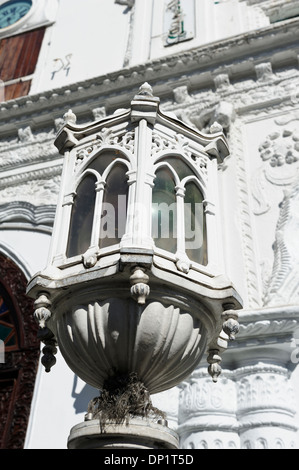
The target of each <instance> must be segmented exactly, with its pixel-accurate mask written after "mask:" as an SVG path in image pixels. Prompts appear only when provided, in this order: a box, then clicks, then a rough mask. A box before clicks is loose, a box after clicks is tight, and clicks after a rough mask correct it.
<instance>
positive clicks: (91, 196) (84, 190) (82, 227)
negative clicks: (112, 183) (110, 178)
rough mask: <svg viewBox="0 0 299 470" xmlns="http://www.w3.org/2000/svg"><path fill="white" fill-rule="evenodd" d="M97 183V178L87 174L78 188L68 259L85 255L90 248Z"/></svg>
mask: <svg viewBox="0 0 299 470" xmlns="http://www.w3.org/2000/svg"><path fill="white" fill-rule="evenodd" d="M95 183H96V178H95V176H94V175H91V174H87V175H86V176H85V177H84V178H83V180H82V181H81V183H80V184H79V186H78V188H77V191H76V196H75V199H74V205H73V209H72V215H71V223H70V230H69V239H68V245H67V251H66V256H67V257H68V258H71V257H72V256H76V255H80V254H83V253H85V251H86V250H87V249H88V248H89V246H90V240H91V231H92V224H93V214H94V206H95V197H96V192H95Z"/></svg>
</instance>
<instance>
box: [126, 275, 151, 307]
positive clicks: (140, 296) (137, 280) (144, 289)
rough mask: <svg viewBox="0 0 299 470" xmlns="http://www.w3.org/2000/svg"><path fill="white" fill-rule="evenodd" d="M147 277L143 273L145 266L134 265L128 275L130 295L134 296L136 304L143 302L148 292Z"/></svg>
mask: <svg viewBox="0 0 299 470" xmlns="http://www.w3.org/2000/svg"><path fill="white" fill-rule="evenodd" d="M148 281H149V277H148V275H147V274H145V268H142V267H140V266H136V267H135V268H134V269H133V274H132V275H131V276H130V282H131V285H132V287H131V295H132V297H134V298H135V299H136V300H137V302H138V304H140V305H143V304H145V301H146V298H147V297H148V295H149V293H150V288H149V286H148Z"/></svg>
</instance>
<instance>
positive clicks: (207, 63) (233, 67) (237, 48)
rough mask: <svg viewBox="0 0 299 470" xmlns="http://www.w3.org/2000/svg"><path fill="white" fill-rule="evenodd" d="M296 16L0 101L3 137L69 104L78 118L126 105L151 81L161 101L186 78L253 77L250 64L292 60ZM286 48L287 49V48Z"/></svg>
mask: <svg viewBox="0 0 299 470" xmlns="http://www.w3.org/2000/svg"><path fill="white" fill-rule="evenodd" d="M298 39H299V19H298V18H295V19H291V20H288V21H283V22H279V23H276V24H273V25H271V26H269V27H267V28H263V29H260V30H257V31H253V32H249V33H246V34H242V35H238V36H234V37H231V38H228V39H225V40H222V41H217V42H213V43H210V44H207V45H203V46H201V47H197V48H193V49H190V50H187V51H185V52H182V53H179V54H176V55H173V56H167V57H163V58H159V59H155V60H153V61H149V62H146V63H144V64H141V65H136V66H133V67H126V68H124V69H122V70H119V71H116V72H113V73H110V74H106V75H102V76H99V77H97V78H94V79H89V80H86V81H83V82H77V83H74V84H71V85H67V86H65V87H61V88H57V89H53V90H49V91H45V92H42V93H39V94H36V95H30V96H25V97H21V98H18V99H16V100H11V101H7V102H4V103H1V104H0V125H1V134H2V136H7V135H11V134H14V133H15V132H16V131H17V129H18V128H20V127H24V126H27V125H29V126H31V127H32V128H41V127H43V126H48V125H53V121H54V120H55V119H57V118H59V117H61V116H62V114H64V112H65V110H66V109H69V108H70V107H71V108H73V109H74V111H75V113H76V115H77V116H78V117H79V118H80V117H82V119H90V117H91V110H92V109H93V108H96V107H98V106H106V108H107V109H108V111H110V110H111V111H114V109H116V108H119V107H122V106H127V105H128V103H129V101H130V98H131V96H132V95H133V94H134V93H135V92H136V89H137V88H138V87H139V86H140V85H141V84H142V83H144V82H145V81H148V82H150V83H151V85H152V86H153V87H154V91H155V94H156V95H159V96H160V97H161V98H162V99H163V98H169V97H170V96H172V91H173V88H174V86H178V85H179V84H180V83H181V82H182V81H184V80H185V82H186V80H187V81H188V83H189V85H190V87H191V88H193V89H200V88H206V87H213V86H214V83H213V75H217V74H220V73H227V74H229V75H230V76H231V77H232V78H233V79H235V80H237V79H238V78H239V79H241V78H242V77H245V76H246V77H248V76H252V75H254V65H255V64H258V63H260V62H261V61H270V62H271V63H272V66H273V67H280V66H281V67H283V66H285V65H290V64H293V65H294V64H296V66H298V54H299V42H298ZM287 51H289V52H287Z"/></svg>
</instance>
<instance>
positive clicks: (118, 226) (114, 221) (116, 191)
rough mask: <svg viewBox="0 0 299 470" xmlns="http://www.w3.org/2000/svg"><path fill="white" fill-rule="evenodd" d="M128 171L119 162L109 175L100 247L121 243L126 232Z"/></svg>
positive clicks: (104, 199)
mask: <svg viewBox="0 0 299 470" xmlns="http://www.w3.org/2000/svg"><path fill="white" fill-rule="evenodd" d="M127 171H128V169H127V167H126V166H125V165H123V164H121V163H117V164H116V165H114V166H113V168H112V169H111V171H110V173H109V175H108V177H107V181H106V185H105V190H104V197H103V204H102V212H101V229H100V240H99V247H100V248H105V247H107V246H112V245H115V244H117V243H119V242H120V241H121V238H122V236H123V235H124V234H125V230H126V219H127V217H126V214H127V199H128V182H127V176H126V173H127Z"/></svg>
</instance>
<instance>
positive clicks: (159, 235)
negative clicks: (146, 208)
mask: <svg viewBox="0 0 299 470" xmlns="http://www.w3.org/2000/svg"><path fill="white" fill-rule="evenodd" d="M154 184H155V186H154V187H153V196H152V236H153V239H154V241H155V244H156V246H157V247H158V248H161V249H163V250H167V251H170V252H171V253H175V252H176V250H177V240H176V233H177V226H176V223H177V222H176V219H177V212H176V194H175V183H174V180H173V175H172V173H171V171H170V170H169V169H168V168H166V167H165V168H162V169H160V170H158V171H157V173H156V178H155V181H154Z"/></svg>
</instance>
